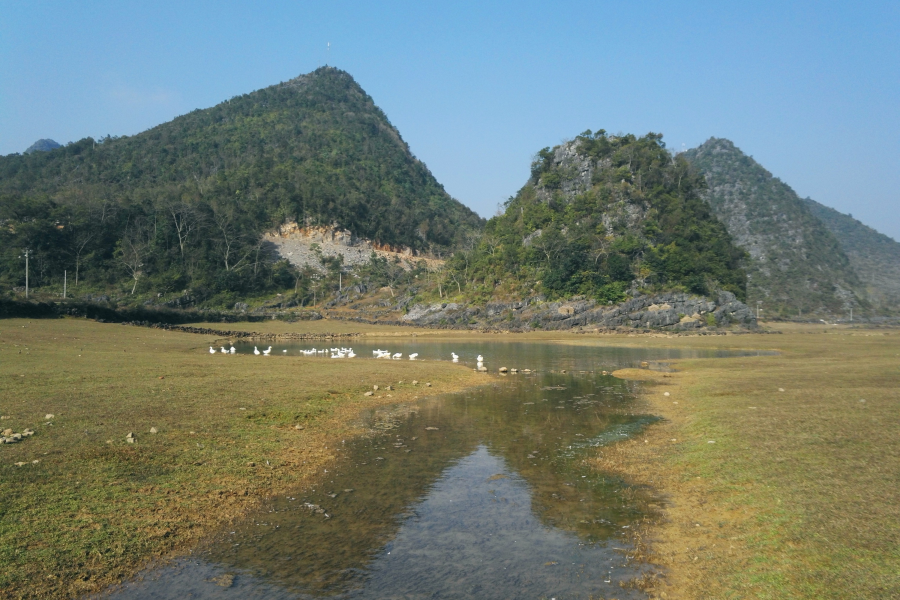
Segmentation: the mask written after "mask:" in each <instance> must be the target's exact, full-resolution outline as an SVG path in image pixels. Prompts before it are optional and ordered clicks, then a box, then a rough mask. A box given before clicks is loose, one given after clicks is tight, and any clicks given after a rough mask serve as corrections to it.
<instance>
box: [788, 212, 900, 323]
mask: <svg viewBox="0 0 900 600" xmlns="http://www.w3.org/2000/svg"><path fill="white" fill-rule="evenodd" d="M804 202H805V203H806V205H807V206H808V207H809V209H810V211H811V212H812V214H813V215H815V216H816V217H817V218H818V219H819V220H820V221H821V222H822V223H823V224H824V225H825V227H827V228H828V230H829V231H831V233H832V234H833V235H834V237H835V238H837V241H838V243H839V244H840V245H841V248H842V249H843V250H844V253H845V254H846V255H847V257H848V258H849V259H850V265H851V266H852V267H853V270H854V271H855V272H856V274H857V275H858V276H859V278H860V280H861V281H862V283H863V285H864V286H865V291H866V294H867V295H868V298H869V301H870V302H871V303H872V304H873V306H875V307H876V308H877V309H878V310H880V311H881V312H884V313H897V312H900V243H898V242H896V241H895V240H893V239H892V238H890V237H888V236H886V235H884V234H883V233H879V232H877V231H875V230H874V229H872V228H871V227H869V226H868V225H864V224H863V223H860V222H859V221H857V220H856V219H854V218H853V217H852V216H851V215H845V214H843V213H841V212H838V211H836V210H835V209H833V208H829V207H827V206H824V205H822V204H819V203H818V202H816V201H815V200H812V199H810V198H806V199H805V200H804Z"/></svg>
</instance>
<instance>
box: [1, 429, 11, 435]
mask: <svg viewBox="0 0 900 600" xmlns="http://www.w3.org/2000/svg"><path fill="white" fill-rule="evenodd" d="M12 434H13V430H12V429H4V430H3V435H4V436H9V435H12Z"/></svg>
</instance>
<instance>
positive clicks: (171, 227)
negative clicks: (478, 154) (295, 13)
mask: <svg viewBox="0 0 900 600" xmlns="http://www.w3.org/2000/svg"><path fill="white" fill-rule="evenodd" d="M291 220H296V221H297V222H299V223H301V224H304V223H305V224H317V225H319V224H321V225H332V224H337V225H339V226H341V227H344V228H346V229H349V230H350V231H352V232H353V233H355V234H357V235H358V236H360V237H365V238H369V239H372V240H375V241H378V242H380V243H382V244H390V245H393V246H409V247H412V248H413V249H415V250H417V251H424V252H433V253H436V254H443V253H446V252H448V251H449V250H451V249H452V248H453V247H455V246H456V245H457V244H458V243H459V242H460V240H461V239H463V238H464V237H465V236H466V235H468V234H470V233H471V232H473V231H477V230H479V229H480V227H481V224H482V221H481V219H480V218H479V217H478V216H477V215H476V214H475V213H473V212H472V211H471V210H469V209H468V208H466V207H465V206H463V205H462V204H460V203H459V202H457V201H456V200H454V199H452V198H451V197H450V196H449V195H448V194H447V193H446V192H445V191H444V190H443V188H442V186H441V185H440V184H439V183H438V182H437V181H436V180H435V179H434V177H433V176H432V175H431V173H430V172H429V170H428V169H427V167H426V166H425V165H424V164H423V163H421V162H420V161H419V160H417V159H416V158H415V157H414V156H413V155H412V154H411V153H410V151H409V148H408V147H407V145H406V143H405V142H404V141H403V140H402V139H401V137H400V135H399V133H398V132H397V130H396V129H395V128H394V127H393V126H392V125H391V124H390V122H389V121H388V120H387V118H386V117H385V115H384V114H383V113H382V112H381V110H379V109H378V108H377V107H376V106H375V105H374V103H373V102H372V99H371V98H370V97H369V96H368V95H366V93H365V92H364V91H363V90H362V89H361V88H360V87H359V86H358V85H357V84H356V82H355V81H353V79H352V78H351V77H350V76H349V75H348V74H347V73H344V72H342V71H339V70H337V69H333V68H321V69H318V70H317V71H315V72H314V73H311V74H309V75H304V76H300V77H298V78H296V79H293V80H291V81H288V82H286V83H282V84H279V85H275V86H272V87H269V88H265V89H262V90H258V91H256V92H253V93H250V94H246V95H243V96H239V97H235V98H232V99H231V100H228V101H226V102H223V103H222V104H219V105H218V106H215V107H212V108H209V109H205V110H196V111H193V112H191V113H189V114H187V115H184V116H182V117H179V118H177V119H175V120H173V121H171V122H169V123H165V124H163V125H160V126H158V127H155V128H153V129H151V130H149V131H146V132H144V133H141V134H138V135H135V136H132V137H122V138H109V137H108V138H106V139H102V140H93V139H84V140H81V141H79V142H75V143H71V144H68V145H66V146H64V147H61V148H58V149H55V150H52V151H49V152H34V153H30V154H28V155H10V156H5V157H0V224H2V226H0V284H2V285H3V287H5V288H7V289H8V288H9V287H10V286H21V285H24V265H23V264H22V261H21V259H20V256H21V253H22V251H23V249H26V248H28V249H30V250H31V256H32V261H31V268H32V278H31V285H32V286H39V285H44V284H47V283H48V282H51V281H53V282H56V283H59V282H61V279H62V274H63V270H67V271H68V272H69V276H70V281H71V284H70V289H71V288H72V287H73V286H74V284H75V282H77V283H78V285H79V286H83V285H84V284H85V283H87V284H88V285H89V286H90V287H92V288H93V289H102V288H104V287H105V286H106V287H108V286H114V287H115V286H118V288H119V289H120V290H124V292H125V293H128V292H129V291H134V292H138V293H140V292H142V291H143V292H146V293H151V292H152V293H166V292H171V291H175V290H184V289H188V288H190V289H192V290H194V292H196V295H198V296H200V297H212V296H215V295H217V294H226V295H230V296H229V297H228V298H223V301H224V300H226V299H231V297H232V296H233V297H241V296H243V295H246V294H251V293H255V292H263V291H266V290H269V291H271V290H276V289H282V288H286V287H291V288H294V287H295V286H296V279H297V276H298V275H299V274H298V273H296V272H294V271H293V269H292V268H291V267H290V266H289V265H288V264H287V263H285V262H281V263H277V262H273V260H271V258H270V257H268V256H267V255H266V253H265V251H264V248H263V247H262V246H261V244H260V235H261V233H262V232H263V231H265V230H267V229H269V228H272V227H273V226H275V225H278V224H280V223H283V222H285V221H291ZM126 283H127V286H126V285H125V284H126Z"/></svg>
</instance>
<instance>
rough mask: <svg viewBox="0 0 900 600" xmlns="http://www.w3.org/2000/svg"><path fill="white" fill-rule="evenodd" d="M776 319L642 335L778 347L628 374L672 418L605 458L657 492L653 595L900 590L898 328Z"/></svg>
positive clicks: (874, 594) (895, 593)
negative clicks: (658, 576)
mask: <svg viewBox="0 0 900 600" xmlns="http://www.w3.org/2000/svg"><path fill="white" fill-rule="evenodd" d="M781 329H782V331H783V335H750V336H736V337H725V338H722V337H718V338H715V337H713V338H687V339H685V338H680V339H677V338H673V339H668V340H661V339H649V338H648V339H644V340H640V341H639V342H636V345H666V346H672V345H687V346H691V347H735V346H738V345H740V346H743V347H745V348H746V347H750V348H756V349H768V350H777V351H779V355H777V356H754V357H742V358H727V359H716V360H690V361H681V362H678V363H676V365H675V367H676V369H677V372H675V373H671V374H669V373H666V374H662V373H651V372H648V371H644V370H629V371H621V372H618V373H617V375H619V376H623V377H630V378H639V379H646V380H649V381H648V386H647V388H646V394H645V396H644V401H645V402H646V403H647V409H648V410H650V411H651V412H654V413H655V414H658V415H661V416H663V417H665V420H664V421H663V422H661V423H660V424H658V425H655V426H653V427H651V428H650V429H649V430H648V431H647V432H646V435H643V436H641V437H640V438H639V439H635V440H630V441H629V442H626V443H623V444H620V445H618V446H617V447H614V448H610V449H607V450H605V451H604V452H603V453H602V455H601V456H600V457H598V460H597V466H598V468H601V469H606V470H615V471H619V472H621V473H624V474H625V475H626V476H628V477H630V478H631V479H632V480H633V481H635V482H636V483H639V484H644V485H648V486H651V487H652V488H654V489H656V490H657V491H658V493H660V496H661V499H662V502H661V503H662V504H663V506H664V507H665V508H664V511H663V515H664V516H663V518H661V519H659V520H658V521H657V522H655V523H651V524H649V527H648V528H647V531H646V532H645V533H648V534H649V536H650V545H649V549H648V550H649V552H650V553H652V554H653V555H654V559H655V560H656V561H658V562H660V563H661V564H663V565H665V567H666V571H667V574H666V576H665V577H664V578H663V579H662V582H661V583H660V584H659V585H657V586H656V588H655V592H654V594H653V597H664V598H670V599H671V598H772V599H782V598H784V599H786V598H810V599H813V598H835V599H837V598H900V503H898V499H900V493H898V490H900V439H898V434H900V332H898V331H896V330H894V331H887V332H886V331H879V330H865V329H836V328H828V329H825V328H822V327H818V326H809V327H805V326H782V327H781ZM585 343H589V342H585ZM665 392H669V395H668V396H666V395H664V394H665ZM711 442H714V443H711ZM662 594H665V595H664V596H663V595H662Z"/></svg>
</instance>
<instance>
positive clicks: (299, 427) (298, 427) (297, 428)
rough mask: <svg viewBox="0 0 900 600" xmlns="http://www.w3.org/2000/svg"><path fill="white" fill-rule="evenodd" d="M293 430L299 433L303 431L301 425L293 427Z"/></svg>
mask: <svg viewBox="0 0 900 600" xmlns="http://www.w3.org/2000/svg"><path fill="white" fill-rule="evenodd" d="M294 429H296V430H297V431H300V430H302V429H303V425H294Z"/></svg>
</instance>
